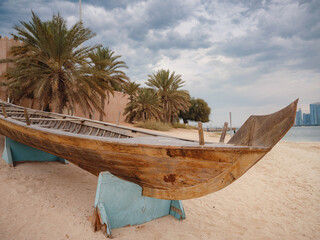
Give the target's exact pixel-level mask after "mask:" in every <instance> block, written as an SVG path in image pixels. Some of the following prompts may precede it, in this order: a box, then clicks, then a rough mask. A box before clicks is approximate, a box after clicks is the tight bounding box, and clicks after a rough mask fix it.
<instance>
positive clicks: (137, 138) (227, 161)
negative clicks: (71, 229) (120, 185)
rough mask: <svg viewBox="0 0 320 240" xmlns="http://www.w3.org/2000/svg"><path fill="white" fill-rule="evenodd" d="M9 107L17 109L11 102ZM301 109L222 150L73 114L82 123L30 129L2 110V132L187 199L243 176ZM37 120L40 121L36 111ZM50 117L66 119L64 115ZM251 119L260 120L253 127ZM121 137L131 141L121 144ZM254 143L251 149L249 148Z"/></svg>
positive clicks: (148, 192) (153, 192) (244, 131)
mask: <svg viewBox="0 0 320 240" xmlns="http://www.w3.org/2000/svg"><path fill="white" fill-rule="evenodd" d="M4 105H5V108H8V107H9V108H10V109H14V108H15V105H12V104H8V103H4ZM296 105H297V101H296V102H294V103H292V104H291V105H289V106H288V107H287V108H285V109H283V110H282V111H280V112H277V113H275V115H266V116H259V117H257V116H254V117H250V118H249V119H248V121H247V122H246V123H245V124H244V126H243V127H242V128H241V129H239V131H238V132H237V133H236V134H235V135H234V136H233V137H232V139H231V140H230V141H229V144H218V145H217V146H212V145H210V144H206V145H204V146H203V145H202V146H201V145H199V144H198V143H196V142H192V141H187V140H186V141H182V140H181V139H179V138H171V137H166V138H164V137H163V136H162V135H157V134H154V133H149V132H147V131H139V130H136V129H131V128H126V127H121V126H116V125H112V124H107V123H103V122H98V121H93V120H89V119H83V118H77V117H71V116H65V117H66V118H72V119H76V120H77V122H75V121H73V120H71V121H59V120H57V121H51V119H50V120H48V119H46V118H47V117H48V116H47V117H46V118H44V119H42V120H43V121H40V120H39V123H38V124H37V125H35V124H32V125H30V126H27V125H26V123H25V122H22V121H19V120H18V119H13V118H5V117H4V116H3V115H2V114H1V112H0V134H3V135H5V136H7V137H9V138H12V139H14V140H16V141H18V142H21V143H23V144H26V145H29V146H31V147H35V148H38V149H40V150H43V151H46V152H49V153H51V154H54V155H56V156H59V157H62V158H65V159H67V160H69V161H70V162H72V163H74V164H76V165H77V166H79V167H81V168H83V169H85V170H87V171H89V172H91V173H93V174H95V175H98V174H99V173H100V172H102V171H109V172H110V173H112V174H113V175H115V176H117V177H119V178H121V179H124V180H127V181H131V182H134V183H136V184H138V185H140V186H141V187H142V188H143V195H144V196H149V197H153V198H160V199H171V200H183V199H190V198H196V197H200V196H203V195H206V194H209V193H211V192H215V191H218V190H220V189H222V188H224V187H226V186H227V185H229V184H231V183H232V182H233V181H235V180H236V179H238V178H239V177H240V176H242V175H243V174H244V173H245V172H246V171H247V170H248V169H250V168H251V167H252V166H253V165H254V164H255V163H256V162H257V161H259V160H260V159H261V158H262V157H263V156H264V155H265V154H266V153H267V152H268V151H270V149H271V148H272V146H273V145H274V144H275V141H279V140H280V139H281V137H282V136H283V135H284V134H285V133H286V132H287V131H288V130H289V129H290V127H291V126H292V125H293V123H294V115H295V111H296ZM17 108H19V107H17ZM28 111H29V110H28ZM16 112H19V111H16ZM22 114H23V112H22ZM32 117H33V118H37V117H38V116H37V113H34V115H33V116H32ZM50 117H52V118H58V119H61V118H62V117H63V115H61V114H52V115H50ZM252 118H254V121H255V122H256V123H255V126H254V128H252V123H253V120H252ZM79 119H80V120H82V121H81V123H79V122H78V120H79ZM269 120H270V121H271V122H269ZM41 126H43V127H41ZM66 130H68V131H71V132H72V131H73V132H74V133H67V132H65V131H66ZM270 131H271V133H269V132H270ZM256 132H258V133H256ZM279 132H281V133H279ZM76 133H77V134H76ZM102 135H103V136H105V135H108V137H102ZM120 138H127V139H128V140H130V139H132V140H130V141H120ZM117 139H119V140H117ZM143 139H147V140H145V141H143ZM149 139H151V140H149ZM152 139H154V140H152ZM170 139H171V140H170ZM169 140H170V141H169ZM250 143H251V145H252V146H248V145H249V144H250Z"/></svg>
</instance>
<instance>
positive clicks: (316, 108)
mask: <svg viewBox="0 0 320 240" xmlns="http://www.w3.org/2000/svg"><path fill="white" fill-rule="evenodd" d="M310 125H313V126H319V125H320V102H317V103H313V104H310Z"/></svg>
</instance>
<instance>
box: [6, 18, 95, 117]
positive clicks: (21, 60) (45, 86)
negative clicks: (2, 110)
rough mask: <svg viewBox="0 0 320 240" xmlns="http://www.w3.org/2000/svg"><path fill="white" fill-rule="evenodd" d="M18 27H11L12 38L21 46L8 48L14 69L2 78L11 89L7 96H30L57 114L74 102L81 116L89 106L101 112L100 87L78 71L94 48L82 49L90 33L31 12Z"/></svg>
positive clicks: (91, 35)
mask: <svg viewBox="0 0 320 240" xmlns="http://www.w3.org/2000/svg"><path fill="white" fill-rule="evenodd" d="M20 24H21V26H15V27H14V29H15V30H16V31H17V34H12V35H13V37H14V38H15V39H18V40H20V41H21V42H22V45H20V46H15V47H13V48H12V49H11V53H12V55H13V60H11V61H12V62H14V66H13V67H12V68H10V69H8V72H7V74H6V75H5V76H6V78H7V79H8V81H7V83H6V85H7V86H8V87H9V89H10V88H12V89H13V90H14V91H11V93H14V92H17V90H20V94H18V95H16V97H17V98H20V99H21V98H23V97H26V96H32V97H34V98H35V99H37V100H39V102H40V104H41V106H42V109H44V108H47V107H48V106H49V104H50V103H53V104H54V106H55V111H56V112H58V113H62V110H63V108H64V107H67V108H69V109H70V108H73V106H74V104H76V103H77V104H79V105H80V107H81V108H82V109H83V110H84V112H85V113H86V112H87V111H89V112H91V111H92V110H93V108H92V107H95V108H98V109H99V110H100V111H101V108H100V106H99V94H100V93H101V89H100V86H99V85H98V84H97V83H95V82H94V81H92V80H90V79H88V78H82V77H81V76H80V74H81V71H79V68H80V67H81V66H83V65H85V64H87V56H88V53H90V52H91V51H92V50H93V49H94V48H96V47H97V46H94V47H82V44H83V43H84V42H85V41H87V40H89V39H90V38H92V37H93V36H94V34H93V33H92V32H91V30H90V29H88V28H84V27H83V25H82V24H81V23H80V22H78V23H76V24H75V25H73V26H72V27H71V28H70V29H68V28H67V25H66V21H65V20H64V19H63V18H62V17H61V16H60V15H59V14H58V15H53V17H52V20H51V21H47V22H43V21H41V19H40V18H39V17H38V16H37V15H36V14H35V13H34V12H32V18H31V21H30V22H23V21H21V22H20ZM7 61H8V60H7ZM2 62H4V61H2ZM18 92H19V91H18Z"/></svg>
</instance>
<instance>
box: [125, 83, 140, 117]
mask: <svg viewBox="0 0 320 240" xmlns="http://www.w3.org/2000/svg"><path fill="white" fill-rule="evenodd" d="M139 86H140V84H137V83H135V82H128V83H126V84H123V91H124V93H126V94H127V95H129V103H128V104H127V111H128V113H129V115H128V116H130V117H127V118H126V121H127V122H129V123H132V122H133V120H134V114H133V113H132V110H133V109H132V107H133V102H134V100H135V98H136V97H137V93H138V89H139ZM126 114H127V113H123V115H126Z"/></svg>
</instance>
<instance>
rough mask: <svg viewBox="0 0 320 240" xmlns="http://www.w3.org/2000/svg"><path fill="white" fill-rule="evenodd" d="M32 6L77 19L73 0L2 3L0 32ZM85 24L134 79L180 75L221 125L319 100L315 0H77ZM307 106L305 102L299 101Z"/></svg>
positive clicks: (319, 11) (319, 20)
mask: <svg viewBox="0 0 320 240" xmlns="http://www.w3.org/2000/svg"><path fill="white" fill-rule="evenodd" d="M31 9H33V10H34V11H35V12H36V13H37V14H38V15H39V16H40V17H41V18H42V19H44V20H46V19H49V18H51V16H52V14H53V13H57V12H60V14H61V15H62V16H63V17H64V18H66V19H67V21H68V25H69V26H70V25H72V24H74V23H75V22H76V21H78V19H79V16H78V1H77V0H72V1H67V0H52V1H45V0H37V1H32V2H30V1H26V0H23V1H10V0H8V1H4V2H1V3H0V21H1V23H2V24H1V25H0V31H1V32H0V34H1V35H2V36H4V35H8V34H9V33H10V32H12V26H13V25H14V24H18V20H23V21H29V19H30V15H31V14H30V12H31ZM82 12H83V22H84V24H85V26H87V27H90V28H91V29H93V31H94V32H96V33H97V35H96V37H94V38H93V39H91V40H90V41H89V42H88V44H103V45H104V46H108V47H110V48H111V49H113V50H115V52H116V54H118V55H122V60H124V61H125V62H126V63H127V65H128V66H129V69H128V70H125V71H126V72H127V74H128V76H129V77H130V78H131V79H132V80H134V81H137V82H139V83H143V82H145V81H146V80H147V78H148V74H151V73H153V72H155V71H157V70H158V69H160V68H164V69H170V70H171V71H175V72H176V73H177V74H181V75H182V78H183V80H185V81H186V86H185V88H186V89H188V90H189V91H190V93H191V95H192V96H194V97H198V98H204V99H205V100H206V101H207V102H208V103H209V106H210V107H211V108H212V110H213V115H212V116H213V118H212V120H213V121H214V124H216V125H222V124H223V122H224V121H226V120H227V119H228V112H229V111H232V112H234V113H235V114H234V125H237V126H239V125H241V123H243V121H244V120H245V118H246V117H247V116H249V115H250V114H257V113H267V112H271V111H273V110H278V109H280V108H281V107H282V106H284V105H286V104H287V103H289V102H290V101H292V100H294V99H295V98H296V97H300V102H301V104H302V105H303V106H307V104H308V103H311V102H317V101H319V87H320V83H319V78H320V73H319V71H320V54H319V52H320V51H319V50H320V47H319V46H320V3H319V1H317V0H310V1H296V0H281V1H276V0H274V1H271V0H261V1H237V0H228V1H209V0H186V1H170V0H162V1H159V0H144V1H142V0H130V1H129V0H110V1H102V0H98V1H93V0H88V1H82ZM304 108H305V107H304Z"/></svg>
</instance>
